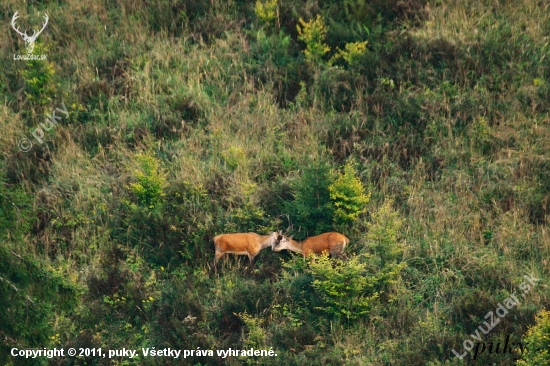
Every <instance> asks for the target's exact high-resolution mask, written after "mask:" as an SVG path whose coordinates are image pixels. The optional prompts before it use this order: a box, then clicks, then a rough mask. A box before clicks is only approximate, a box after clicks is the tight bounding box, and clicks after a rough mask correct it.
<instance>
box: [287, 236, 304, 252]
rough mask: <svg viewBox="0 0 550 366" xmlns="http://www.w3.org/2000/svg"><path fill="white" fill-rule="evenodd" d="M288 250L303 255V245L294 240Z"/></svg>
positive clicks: (289, 244) (291, 240)
mask: <svg viewBox="0 0 550 366" xmlns="http://www.w3.org/2000/svg"><path fill="white" fill-rule="evenodd" d="M287 249H288V250H292V251H293V252H296V253H302V243H300V242H298V241H296V240H294V239H290V242H289V243H288V248H287Z"/></svg>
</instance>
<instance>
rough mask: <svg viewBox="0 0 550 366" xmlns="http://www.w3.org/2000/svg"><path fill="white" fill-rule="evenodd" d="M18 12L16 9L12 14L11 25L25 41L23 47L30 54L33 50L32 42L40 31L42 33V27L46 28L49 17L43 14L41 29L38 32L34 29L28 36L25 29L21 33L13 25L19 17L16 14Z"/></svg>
mask: <svg viewBox="0 0 550 366" xmlns="http://www.w3.org/2000/svg"><path fill="white" fill-rule="evenodd" d="M18 13H19V12H18V11H16V12H15V14H13V18H11V26H12V27H13V29H15V31H16V32H17V33H19V34H20V35H21V37H23V40H24V41H25V47H26V48H27V54H31V53H32V51H33V50H34V42H36V39H37V38H38V36H39V35H40V33H42V31H43V30H44V28H46V25H47V24H48V19H49V18H48V14H44V20H45V22H44V23H42V29H40V30H39V31H38V32H36V31H34V33H33V34H32V36H29V35H28V34H27V31H26V30H25V32H24V33H23V32H21V31H19V27H16V26H15V21H16V20H17V18H19V16H18V15H17V14H18Z"/></svg>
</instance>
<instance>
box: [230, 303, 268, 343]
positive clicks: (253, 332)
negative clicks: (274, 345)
mask: <svg viewBox="0 0 550 366" xmlns="http://www.w3.org/2000/svg"><path fill="white" fill-rule="evenodd" d="M235 315H237V316H238V317H239V318H241V320H242V321H243V322H244V324H245V326H246V328H247V329H248V336H247V337H246V338H245V340H244V346H245V348H248V347H252V348H260V347H263V346H265V337H266V334H265V331H264V330H263V329H262V326H261V325H262V320H261V319H258V318H256V317H254V316H252V315H250V314H247V313H246V311H245V312H244V313H239V314H235Z"/></svg>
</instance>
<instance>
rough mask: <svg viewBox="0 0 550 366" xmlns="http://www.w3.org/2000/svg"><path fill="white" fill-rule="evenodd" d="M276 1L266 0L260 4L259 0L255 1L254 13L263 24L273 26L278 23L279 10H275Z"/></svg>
mask: <svg viewBox="0 0 550 366" xmlns="http://www.w3.org/2000/svg"><path fill="white" fill-rule="evenodd" d="M277 1H278V0H267V1H265V2H262V1H260V0H257V1H256V6H255V7H254V11H255V12H256V15H257V16H258V18H260V19H261V20H262V21H263V22H264V23H266V24H270V25H274V24H276V23H278V19H279V10H278V9H277Z"/></svg>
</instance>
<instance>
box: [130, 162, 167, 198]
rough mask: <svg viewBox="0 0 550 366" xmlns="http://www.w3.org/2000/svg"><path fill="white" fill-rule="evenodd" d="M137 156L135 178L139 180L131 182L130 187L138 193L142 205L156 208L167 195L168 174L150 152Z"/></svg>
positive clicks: (133, 191)
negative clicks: (165, 191) (165, 190)
mask: <svg viewBox="0 0 550 366" xmlns="http://www.w3.org/2000/svg"><path fill="white" fill-rule="evenodd" d="M135 158H136V160H137V163H138V169H135V170H134V171H133V178H134V180H137V182H134V183H130V185H129V186H128V189H129V190H130V191H131V192H132V193H133V194H134V195H136V197H137V198H138V201H139V203H140V205H142V206H145V207H148V208H154V207H155V205H156V204H157V203H159V202H160V201H161V200H162V198H163V197H164V196H165V195H166V194H165V193H164V189H165V188H166V187H167V186H168V183H167V182H166V176H167V174H166V173H165V172H164V170H163V169H162V168H161V167H160V162H159V161H158V160H157V159H156V158H155V157H154V156H152V155H151V153H150V152H147V153H138V154H136V155H135Z"/></svg>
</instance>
